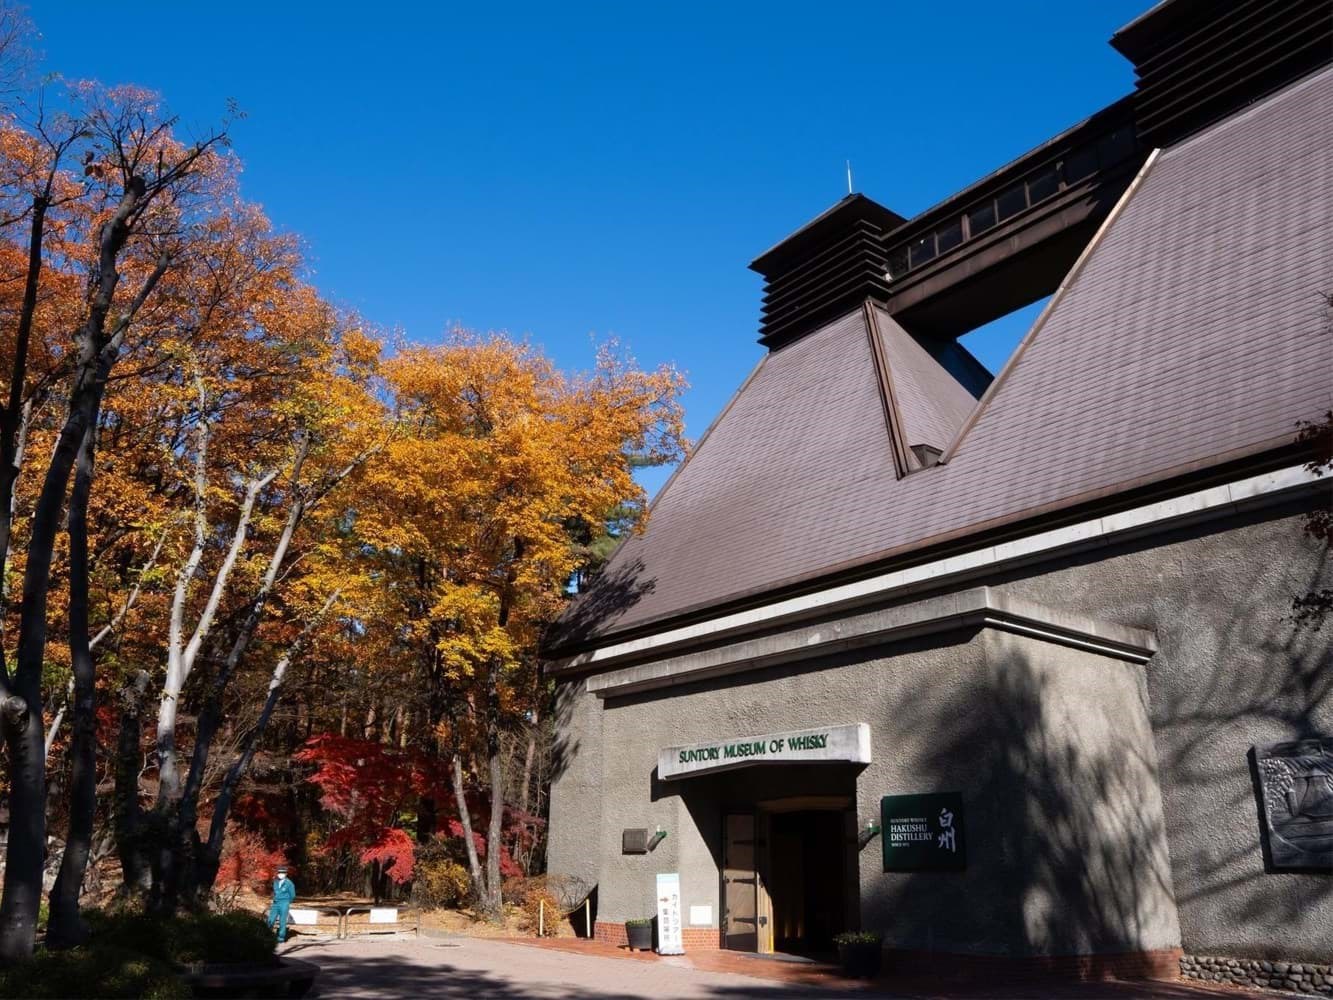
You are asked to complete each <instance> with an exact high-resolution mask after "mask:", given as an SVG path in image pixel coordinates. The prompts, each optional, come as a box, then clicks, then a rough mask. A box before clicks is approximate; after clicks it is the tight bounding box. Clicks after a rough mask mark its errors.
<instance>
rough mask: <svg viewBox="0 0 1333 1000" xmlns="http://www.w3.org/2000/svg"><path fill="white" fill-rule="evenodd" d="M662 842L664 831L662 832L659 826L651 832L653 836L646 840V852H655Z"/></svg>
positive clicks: (664, 835)
mask: <svg viewBox="0 0 1333 1000" xmlns="http://www.w3.org/2000/svg"><path fill="white" fill-rule="evenodd" d="M664 840H666V831H665V830H663V829H662V827H661V826H658V828H657V829H656V830H654V831H653V835H652V836H651V837H649V838H648V850H650V851H652V850H656V848H657V845H658V844H660V843H661V842H662V841H664Z"/></svg>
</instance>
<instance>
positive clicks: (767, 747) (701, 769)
mask: <svg viewBox="0 0 1333 1000" xmlns="http://www.w3.org/2000/svg"><path fill="white" fill-rule="evenodd" d="M824 762H827V763H843V764H869V763H870V726H869V725H868V724H866V723H864V722H856V723H852V724H850V725H846V726H822V727H820V728H818V729H797V730H788V731H787V732H782V733H761V734H750V735H745V736H732V737H727V738H724V739H717V740H712V741H710V742H708V743H693V744H690V745H688V746H679V747H663V748H662V749H661V750H659V751H658V753H657V776H658V777H659V778H661V779H663V780H670V779H672V778H692V777H695V776H697V775H700V774H715V773H716V772H718V771H729V770H731V769H733V768H737V767H747V766H749V765H752V764H777V763H802V764H808V763H824Z"/></svg>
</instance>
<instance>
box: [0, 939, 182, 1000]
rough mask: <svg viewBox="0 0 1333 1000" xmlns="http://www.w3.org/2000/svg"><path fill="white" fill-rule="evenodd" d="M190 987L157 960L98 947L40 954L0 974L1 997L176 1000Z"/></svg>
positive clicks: (42, 951) (168, 967) (133, 953)
mask: <svg viewBox="0 0 1333 1000" xmlns="http://www.w3.org/2000/svg"><path fill="white" fill-rule="evenodd" d="M190 995H191V994H190V988H189V987H188V986H186V985H185V983H184V982H183V981H181V979H180V978H179V977H178V976H177V974H176V970H175V969H173V968H172V967H171V966H170V965H168V964H167V963H166V962H163V961H161V960H160V959H156V958H150V957H149V956H147V955H144V954H143V953H142V952H137V951H129V950H126V949H124V948H109V947H106V946H103V945H100V944H97V945H88V946H87V947H83V948H71V949H70V950H69V951H45V950H39V951H38V952H37V954H36V955H34V956H33V958H32V959H31V960H30V961H27V962H23V963H22V964H20V965H16V966H11V967H9V968H5V969H0V997H30V998H33V1000H46V998H48V997H49V998H53V1000H54V998H60V997H77V998H82V997H115V998H120V997H144V998H145V1000H177V998H185V997H189V996H190Z"/></svg>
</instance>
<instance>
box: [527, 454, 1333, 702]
mask: <svg viewBox="0 0 1333 1000" xmlns="http://www.w3.org/2000/svg"><path fill="white" fill-rule="evenodd" d="M1321 483H1322V484H1323V486H1324V488H1327V485H1328V478H1327V477H1321V476H1319V475H1318V474H1316V473H1313V472H1310V471H1309V470H1308V469H1307V468H1306V467H1305V466H1303V465H1297V466H1291V467H1288V468H1285V469H1278V470H1276V471H1274V472H1267V473H1264V474H1262V475H1258V476H1250V477H1248V478H1245V479H1240V480H1236V481H1235V482H1231V483H1224V484H1222V485H1220V486H1210V487H1208V488H1206V489H1201V490H1196V491H1194V492H1193V493H1186V494H1183V495H1181V496H1177V497H1172V498H1171V499H1169V500H1161V501H1157V502H1155V503H1149V504H1143V505H1141V506H1138V507H1132V508H1130V509H1128V510H1122V511H1119V512H1117V513H1114V514H1106V515H1104V516H1101V517H1093V518H1090V519H1088V520H1086V521H1080V522H1078V523H1075V524H1070V525H1066V526H1064V527H1061V528H1054V529H1052V530H1050V531H1041V532H1036V533H1034V534H1030V535H1025V536H1023V537H1021V538H1015V539H1013V540H1011V541H1007V542H1001V543H999V544H995V545H986V546H982V547H979V548H976V549H973V550H971V551H968V552H963V553H960V554H959V555H954V556H949V557H947V558H944V559H936V560H933V561H931V562H927V563H920V564H918V565H916V566H909V567H907V568H905V569H900V570H893V571H890V572H887V573H880V574H878V575H876V576H871V577H868V578H866V579H863V580H856V581H853V582H851V583H844V584H837V585H835V586H832V587H826V588H824V589H822V590H817V591H813V592H811V593H808V594H801V595H799V596H796V597H790V598H785V599H783V600H779V601H773V602H770V603H768V604H763V605H760V606H758V607H754V608H747V609H745V610H743V611H736V612H732V613H729V614H725V615H719V616H717V617H714V618H708V619H705V620H703V621H699V622H694V623H692V624H689V625H681V626H677V627H675V628H667V629H663V630H661V631H658V632H652V633H649V634H647V635H643V636H640V637H638V638H635V639H628V640H625V641H623V642H613V643H608V644H607V645H605V646H599V647H597V648H594V649H589V650H586V651H584V652H581V653H577V654H575V655H573V656H566V657H561V658H558V659H553V660H550V661H548V662H547V664H546V670H547V672H548V673H550V674H553V675H559V674H567V673H577V672H583V671H589V670H600V669H605V668H607V667H610V666H611V665H613V664H615V663H617V662H624V661H626V660H630V661H633V660H642V659H644V658H645V657H648V656H665V655H667V654H668V653H673V654H676V653H680V652H681V651H682V650H684V649H687V648H690V647H693V646H697V645H702V644H704V643H714V642H717V641H719V640H722V639H724V638H726V637H739V636H741V635H743V634H746V633H752V632H757V631H760V630H765V629H771V628H777V627H780V626H781V625H783V624H784V623H788V622H792V621H799V620H803V619H804V620H808V619H810V618H811V617H814V616H816V615H818V616H821V617H822V616H825V615H828V614H831V613H834V612H837V611H839V610H850V609H854V608H857V607H858V606H861V607H863V606H865V605H867V604H870V603H873V602H879V601H886V600H895V599H897V598H900V597H906V596H908V595H910V594H912V593H919V592H921V591H925V590H931V589H935V588H938V587H942V586H951V585H956V584H960V583H965V582H967V581H979V580H984V579H985V578H986V577H988V576H990V575H991V574H993V573H995V572H997V571H1000V570H1009V569H1013V568H1015V567H1018V566H1027V565H1033V564H1036V563H1040V562H1043V561H1044V560H1047V559H1051V558H1055V557H1057V556H1065V555H1069V554H1071V553H1075V552H1080V551H1085V550H1088V549H1093V548H1097V547H1099V546H1103V545H1110V544H1115V543H1118V542H1122V541H1126V540H1128V539H1131V538H1136V537H1142V536H1146V535H1152V534H1155V533H1157V532H1161V531H1167V530H1170V529H1172V528H1176V527H1179V526H1181V525H1184V524H1192V523H1196V522H1202V521H1208V520H1212V519H1215V518H1219V517H1225V516H1228V515H1231V514H1236V513H1238V512H1242V511H1245V510H1250V509H1254V508H1259V507H1264V506H1267V505H1269V504H1274V503H1280V502H1282V501H1283V500H1284V499H1286V498H1287V497H1289V496H1292V495H1293V494H1295V493H1299V492H1302V491H1309V490H1310V489H1312V488H1316V487H1318V486H1320V484H1321Z"/></svg>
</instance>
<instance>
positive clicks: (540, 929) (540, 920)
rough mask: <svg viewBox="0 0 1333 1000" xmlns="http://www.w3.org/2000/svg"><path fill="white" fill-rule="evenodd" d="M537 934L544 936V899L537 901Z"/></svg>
mask: <svg viewBox="0 0 1333 1000" xmlns="http://www.w3.org/2000/svg"><path fill="white" fill-rule="evenodd" d="M537 936H538V937H546V900H544V899H539V900H538V901H537Z"/></svg>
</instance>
